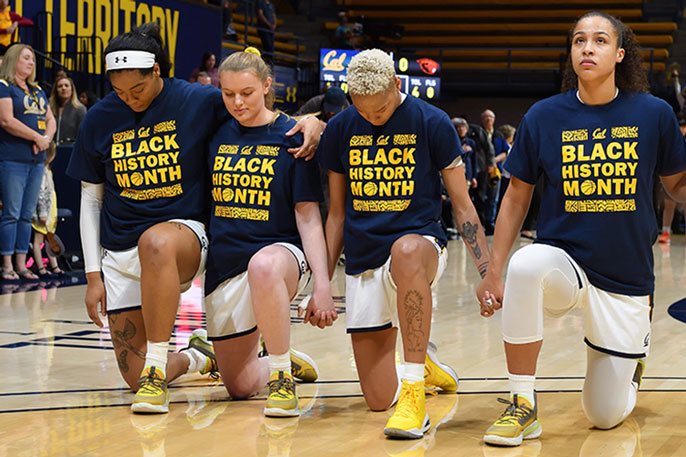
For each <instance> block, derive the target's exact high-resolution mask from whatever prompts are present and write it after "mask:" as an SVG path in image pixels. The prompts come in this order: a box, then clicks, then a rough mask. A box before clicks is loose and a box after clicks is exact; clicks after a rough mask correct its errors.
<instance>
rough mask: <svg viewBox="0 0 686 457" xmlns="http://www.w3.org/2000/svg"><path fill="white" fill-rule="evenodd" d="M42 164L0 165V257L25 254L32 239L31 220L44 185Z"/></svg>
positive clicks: (12, 163)
mask: <svg viewBox="0 0 686 457" xmlns="http://www.w3.org/2000/svg"><path fill="white" fill-rule="evenodd" d="M44 168H45V163H44V162H38V163H30V162H12V161H9V160H2V161H0V198H2V216H1V217H0V254H1V255H11V254H14V253H17V254H26V253H27V252H28V250H29V240H30V238H31V219H32V218H33V213H34V212H35V211H36V204H37V203H38V194H39V193H40V186H41V182H42V181H43V170H44Z"/></svg>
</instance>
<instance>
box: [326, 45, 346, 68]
mask: <svg viewBox="0 0 686 457" xmlns="http://www.w3.org/2000/svg"><path fill="white" fill-rule="evenodd" d="M336 54H337V52H336V50H335V49H332V50H331V51H329V52H328V53H326V55H325V56H324V61H323V62H322V64H323V65H324V68H323V70H324V71H343V70H345V67H344V66H343V62H345V57H346V56H347V55H348V54H346V53H345V52H344V53H343V54H341V55H340V56H339V57H336Z"/></svg>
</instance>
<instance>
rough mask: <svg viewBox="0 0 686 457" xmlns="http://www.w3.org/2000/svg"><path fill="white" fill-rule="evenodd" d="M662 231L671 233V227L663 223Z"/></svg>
mask: <svg viewBox="0 0 686 457" xmlns="http://www.w3.org/2000/svg"><path fill="white" fill-rule="evenodd" d="M662 231H663V232H667V233H669V234H671V233H672V227H667V226H664V225H663V226H662Z"/></svg>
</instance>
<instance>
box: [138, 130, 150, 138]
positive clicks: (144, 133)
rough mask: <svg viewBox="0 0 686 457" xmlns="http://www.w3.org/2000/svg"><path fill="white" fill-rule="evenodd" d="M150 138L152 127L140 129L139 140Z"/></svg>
mask: <svg viewBox="0 0 686 457" xmlns="http://www.w3.org/2000/svg"><path fill="white" fill-rule="evenodd" d="M149 136H150V127H141V128H139V129H138V138H147V137H149Z"/></svg>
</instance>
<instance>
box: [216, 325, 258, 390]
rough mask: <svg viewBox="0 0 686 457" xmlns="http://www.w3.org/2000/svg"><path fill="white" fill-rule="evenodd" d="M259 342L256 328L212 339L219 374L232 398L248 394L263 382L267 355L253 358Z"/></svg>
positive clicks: (255, 355)
mask: <svg viewBox="0 0 686 457" xmlns="http://www.w3.org/2000/svg"><path fill="white" fill-rule="evenodd" d="M259 343H260V333H259V332H257V331H255V332H252V333H250V334H249V335H243V336H239V337H236V338H230V339H227V340H219V341H213V342H212V344H213V345H214V352H215V354H216V356H217V365H218V367H219V373H221V376H222V380H223V381H224V385H225V386H226V390H227V391H228V392H229V395H231V398H233V399H239V398H248V397H251V396H253V395H255V394H256V393H257V392H259V390H260V389H262V388H263V387H264V386H266V385H267V380H268V379H269V372H268V369H267V358H266V357H262V358H258V357H257V350H258V345H259Z"/></svg>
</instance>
